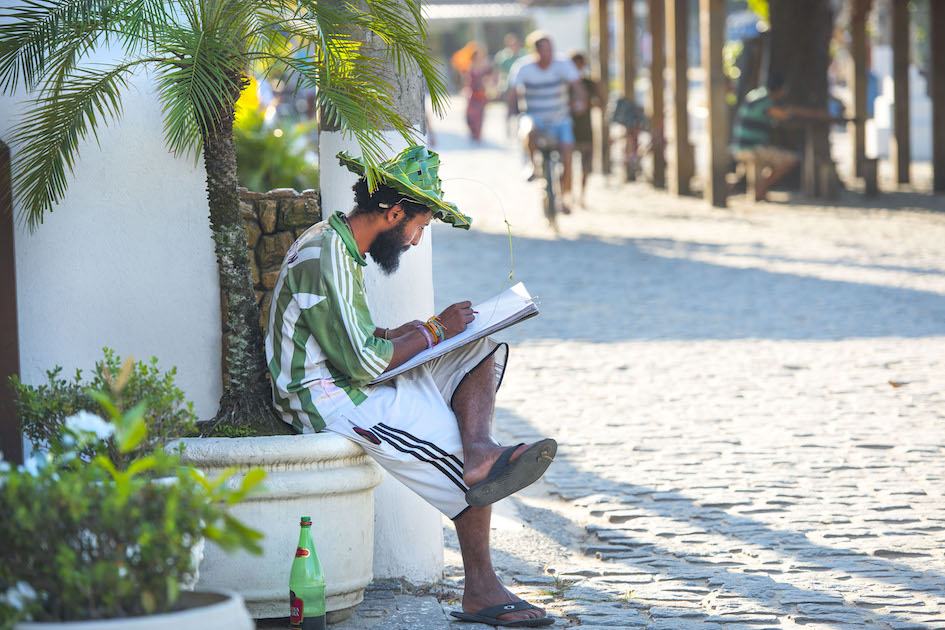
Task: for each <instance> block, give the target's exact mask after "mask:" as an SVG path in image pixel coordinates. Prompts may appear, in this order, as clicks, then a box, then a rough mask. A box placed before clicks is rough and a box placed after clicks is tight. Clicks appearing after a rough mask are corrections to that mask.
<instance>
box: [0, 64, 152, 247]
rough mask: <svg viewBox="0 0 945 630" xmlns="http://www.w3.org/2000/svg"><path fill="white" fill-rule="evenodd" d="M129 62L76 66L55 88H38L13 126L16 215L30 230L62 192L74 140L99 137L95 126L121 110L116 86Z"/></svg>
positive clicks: (122, 80) (72, 161)
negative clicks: (41, 90)
mask: <svg viewBox="0 0 945 630" xmlns="http://www.w3.org/2000/svg"><path fill="white" fill-rule="evenodd" d="M134 65H136V64H134V63H128V64H122V65H118V66H111V67H98V68H91V69H83V70H79V71H76V72H75V73H73V74H72V75H70V76H69V77H68V78H66V79H65V80H63V81H62V82H61V83H60V84H59V89H58V90H56V91H54V92H40V94H39V95H38V96H37V97H36V98H35V99H33V100H32V101H31V102H30V105H31V107H30V109H29V111H28V113H27V114H26V115H25V116H24V118H23V119H22V120H21V121H20V122H19V123H18V124H17V125H16V126H15V127H14V128H13V131H12V140H13V143H14V144H15V145H16V146H18V147H19V152H18V154H17V156H16V161H15V162H14V165H13V179H14V181H15V182H16V183H17V184H18V185H17V186H15V187H14V190H15V191H16V197H17V200H18V201H19V203H20V205H21V219H24V220H25V221H26V223H27V224H28V226H29V229H30V231H32V230H34V229H36V227H37V226H38V225H39V224H40V223H42V222H43V217H44V216H45V214H46V212H51V211H52V209H53V206H54V205H55V204H57V203H58V202H59V201H61V200H62V198H63V197H64V196H65V192H66V187H67V184H68V181H67V173H66V170H67V169H68V172H69V173H71V172H72V170H73V165H74V164H75V161H76V159H77V158H78V155H79V142H80V141H81V140H84V139H85V138H86V137H88V136H89V134H91V135H92V136H93V137H95V140H96V142H97V141H98V131H97V130H98V127H99V125H101V124H103V122H104V120H105V119H109V118H117V117H118V116H119V115H120V111H121V88H125V87H127V81H126V76H127V75H128V74H129V73H130V72H131V69H132V67H133V66H134Z"/></svg>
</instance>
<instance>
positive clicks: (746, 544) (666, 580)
mask: <svg viewBox="0 0 945 630" xmlns="http://www.w3.org/2000/svg"><path fill="white" fill-rule="evenodd" d="M497 412H498V413H501V414H502V415H503V418H504V419H503V422H502V423H503V425H507V426H511V425H518V426H519V427H521V428H524V427H530V428H531V429H533V430H535V429H536V427H535V426H534V425H533V424H532V423H531V422H529V421H528V420H527V419H525V418H522V417H521V416H518V415H517V414H515V413H513V412H511V411H509V410H508V409H501V408H500V409H499V410H497ZM567 450H568V445H567V444H562V445H561V449H560V450H559V452H558V457H557V458H556V460H555V463H554V465H553V466H552V468H551V469H549V471H548V473H547V474H546V475H545V480H546V481H547V482H548V483H549V484H550V485H552V486H555V487H556V488H557V490H551V493H552V494H557V495H559V496H561V498H562V499H564V500H566V501H575V500H579V499H580V498H582V497H594V498H592V499H591V507H588V510H589V511H590V510H592V509H594V507H593V506H594V504H595V503H600V504H603V505H602V506H599V507H598V508H597V509H598V511H601V512H602V515H604V516H607V515H609V514H610V515H612V517H614V518H612V520H614V521H616V523H615V524H612V525H603V526H593V527H591V528H589V529H591V530H593V531H594V532H596V533H597V534H598V535H601V534H603V536H601V539H602V542H603V543H604V544H605V545H606V546H607V547H609V548H610V549H611V551H613V552H617V554H618V556H617V558H618V559H616V561H614V562H610V563H609V564H610V566H611V567H612V569H611V570H610V572H609V574H608V575H610V576H611V577H608V575H604V576H600V577H598V578H594V579H592V580H591V583H590V585H593V584H594V583H595V580H596V583H598V584H599V585H600V587H601V588H605V589H611V590H612V589H613V588H614V587H615V586H616V587H618V588H619V587H620V586H621V575H634V574H639V575H644V574H649V575H650V576H652V578H651V581H649V583H646V582H644V583H641V582H639V581H634V583H632V584H629V585H626V584H625V585H623V586H629V587H630V588H631V589H632V590H633V591H634V592H635V593H637V595H635V596H634V597H632V598H630V599H629V600H628V601H629V603H630V605H632V606H640V605H643V606H645V607H646V609H647V610H648V611H649V612H650V614H651V616H652V617H653V618H654V623H656V622H657V621H663V622H667V621H670V622H671V621H672V619H673V618H680V617H686V616H690V617H691V616H692V613H690V614H689V615H686V614H683V613H685V610H681V609H680V608H679V607H676V608H674V607H673V605H672V600H673V595H672V593H666V592H668V591H679V590H682V591H685V590H686V585H688V586H689V587H690V588H693V589H696V590H702V591H704V590H708V591H709V593H708V594H706V595H705V596H704V597H703V598H702V599H703V601H705V598H706V597H710V596H711V597H712V598H713V599H714V600H715V603H714V605H715V606H716V608H717V611H715V614H714V615H713V614H711V613H710V612H706V613H705V614H706V617H705V618H703V619H699V620H692V621H698V622H705V623H711V622H714V621H724V622H725V623H732V622H734V621H735V619H736V618H737V617H744V618H745V620H744V621H745V622H746V623H750V624H758V623H761V621H760V620H759V619H758V617H764V616H770V617H772V620H771V623H773V624H777V623H778V622H777V621H776V619H779V618H780V619H783V618H784V617H785V615H786V614H790V615H792V616H793V617H794V621H795V622H797V623H802V624H804V623H815V624H818V626H817V627H823V626H834V625H835V626H837V627H843V628H849V627H853V626H851V624H853V625H854V626H855V627H863V625H864V624H873V623H877V624H880V626H877V627H885V624H891V625H892V626H893V627H896V628H900V627H901V628H919V627H923V626H921V624H917V623H916V622H915V620H914V619H909V618H907V617H905V616H902V615H903V614H904V613H902V612H900V611H897V610H895V608H896V605H897V604H898V605H899V606H908V605H910V602H909V600H912V599H913V598H914V594H915V593H917V592H926V593H929V592H932V593H934V594H935V595H936V596H941V595H945V591H943V588H942V584H945V575H943V574H941V573H938V572H935V571H923V572H920V571H916V570H915V569H913V568H912V567H909V566H907V565H904V564H901V563H898V562H895V561H894V560H892V559H890V558H886V557H878V556H870V555H867V554H866V553H865V552H863V551H860V550H856V549H848V548H843V547H837V548H834V547H829V546H826V545H822V544H818V543H816V542H812V541H811V540H809V539H808V538H807V537H806V536H805V535H804V534H803V533H802V532H799V531H786V530H783V529H778V528H777V527H775V526H773V525H771V524H769V523H765V522H762V521H758V520H755V519H753V518H749V517H746V516H742V515H739V514H734V513H731V512H729V511H726V510H725V509H724V508H719V507H718V506H716V505H715V504H712V505H702V504H701V503H700V502H699V501H698V500H696V499H694V498H692V497H689V496H687V495H686V494H684V493H683V492H681V491H670V492H667V491H659V490H656V489H653V488H649V487H646V486H640V485H636V484H632V483H627V482H621V481H615V480H612V479H608V478H607V477H605V476H602V475H600V474H597V473H594V472H590V471H587V470H585V469H582V468H580V467H579V466H577V465H575V463H573V462H572V461H569V459H568V455H567ZM608 505H609V507H608ZM645 517H660V518H664V519H668V520H671V521H675V522H676V523H677V524H679V523H681V524H685V525H686V526H688V528H680V529H679V531H678V534H675V536H677V537H678V538H677V539H678V540H680V542H681V543H682V544H685V539H686V537H690V538H692V537H693V536H696V537H698V536H700V535H708V536H715V537H721V538H722V539H723V540H727V541H730V542H731V543H732V544H731V546H727V547H726V551H725V552H722V553H720V554H719V555H712V556H709V555H706V554H705V553H699V551H698V547H699V546H700V545H693V547H692V549H691V550H688V551H687V550H685V549H682V550H681V549H679V548H677V549H670V548H668V547H664V546H662V545H660V544H655V543H653V542H649V541H648V540H645V539H644V540H640V534H638V533H635V530H634V528H635V527H636V529H637V531H641V530H640V527H641V526H640V525H636V526H635V525H634V524H633V523H634V521H635V519H636V518H645ZM650 525H651V526H652V524H650ZM643 527H644V528H645V527H646V526H645V525H644V526H643ZM608 534H615V535H616V536H617V537H615V538H611V536H610V535H608ZM647 535H648V536H649V537H650V538H652V537H653V535H654V533H653V532H652V531H649V532H648V534H647ZM655 535H657V536H659V535H660V534H659V533H656V534H655ZM621 551H624V552H625V553H624V555H626V556H627V557H622V558H621V557H619V554H620V553H621ZM743 552H744V553H745V554H747V555H748V556H755V557H757V555H758V553H759V552H762V553H763V552H768V553H771V554H773V555H774V556H776V557H777V558H779V559H780V560H781V561H783V562H784V564H781V565H774V566H771V562H770V561H767V562H766V561H764V559H759V560H758V562H757V564H758V565H759V566H758V567H749V566H745V564H744V563H743V562H742V561H740V560H739V559H738V558H737V557H736V554H740V553H743ZM589 553H590V552H589ZM728 554H731V555H728ZM904 555H909V554H908V553H904ZM930 557H931V556H930ZM735 565H741V566H742V567H743V568H745V569H746V571H745V572H742V571H736V570H733V569H732V568H731V567H733V566H735ZM623 569H626V570H623ZM801 572H807V573H810V574H815V575H816V576H818V577H815V578H812V579H811V580H810V581H812V582H817V583H819V584H818V586H817V587H816V588H803V587H800V586H796V585H794V584H791V583H788V582H780V581H778V580H777V579H776V578H775V577H774V576H776V575H778V574H782V573H801ZM657 574H659V575H657ZM853 577H857V578H863V579H868V580H871V581H873V582H875V583H877V584H885V585H889V586H891V587H892V588H890V589H883V588H882V587H878V588H876V589H874V590H875V591H876V592H890V593H893V597H892V598H891V599H889V600H885V603H880V601H883V600H882V596H880V597H879V600H876V601H871V600H870V598H871V594H870V592H858V593H857V595H856V596H857V597H858V598H859V599H862V600H863V601H862V602H861V603H862V605H861V606H856V605H853V604H852V603H850V602H847V601H844V599H843V598H842V597H841V596H840V595H838V594H837V593H838V591H837V590H836V587H837V586H839V583H840V582H842V581H846V580H849V579H851V578H853ZM830 582H834V583H835V586H831V585H830ZM582 585H584V586H587V584H582ZM897 597H901V599H900V600H899V601H898V602H896V601H895V598H897ZM686 599H687V601H688V602H689V606H688V610H690V611H691V610H692V604H693V597H692V596H691V595H690V596H689V597H687V598H686ZM746 600H747V601H746ZM751 602H755V603H751ZM913 604H914V603H913ZM795 605H796V606H798V608H797V609H796V612H795V610H794V606H795ZM919 605H920V606H921V604H919ZM887 606H888V607H889V609H890V612H888V613H879V612H877V611H876V609H878V608H881V607H887ZM719 615H724V617H720V616H719ZM592 618H593V617H589V619H592ZM585 623H587V621H585ZM591 623H593V622H591ZM671 625H672V624H671V623H670V626H671ZM654 627H655V626H654ZM687 627H688V626H687Z"/></svg>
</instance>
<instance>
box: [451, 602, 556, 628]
mask: <svg viewBox="0 0 945 630" xmlns="http://www.w3.org/2000/svg"><path fill="white" fill-rule="evenodd" d="M532 608H537V606H533V605H532V604H529V603H528V602H523V601H518V602H515V603H514V604H499V605H497V606H488V607H486V608H483V609H482V610H480V611H479V612H477V613H464V612H456V611H453V612H451V613H450V614H451V615H453V616H454V617H456V618H457V619H459V620H461V621H471V622H474V623H484V624H486V625H489V626H502V627H506V628H540V627H541V626H550V625H551V624H553V623H554V622H555V620H554V617H538V618H537V619H515V620H514V621H503V620H502V619H499V615H504V614H505V613H510V612H515V611H517V610H530V609H532Z"/></svg>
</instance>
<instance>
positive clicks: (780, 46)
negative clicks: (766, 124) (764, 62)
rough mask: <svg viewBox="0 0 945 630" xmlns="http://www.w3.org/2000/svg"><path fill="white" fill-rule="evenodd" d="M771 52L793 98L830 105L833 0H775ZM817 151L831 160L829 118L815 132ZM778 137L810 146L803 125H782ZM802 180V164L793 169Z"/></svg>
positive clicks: (820, 158) (772, 67) (792, 145)
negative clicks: (805, 141)
mask: <svg viewBox="0 0 945 630" xmlns="http://www.w3.org/2000/svg"><path fill="white" fill-rule="evenodd" d="M768 5H769V10H770V14H769V15H770V18H771V31H770V33H769V38H770V39H769V41H770V46H771V57H770V64H769V68H768V73H769V76H770V74H771V73H779V74H781V75H783V76H784V77H785V78H787V80H788V82H789V83H790V92H789V93H788V95H787V98H786V99H785V102H786V103H787V104H791V105H800V106H803V107H811V108H815V109H821V110H826V109H827V103H828V96H829V94H828V83H827V67H828V66H829V65H830V37H831V34H832V32H833V24H834V17H835V16H834V12H833V10H832V9H831V7H830V0H769V3H768ZM813 137H814V154H815V155H816V156H817V162H818V163H820V164H831V165H832V162H831V160H830V144H829V126H828V125H827V124H826V123H824V124H822V125H821V126H820V127H819V128H818V132H817V133H815V134H813ZM772 140H773V141H774V142H775V143H776V144H779V145H781V146H784V147H787V148H789V149H790V150H792V151H795V152H797V153H798V154H799V155H800V154H801V153H802V151H803V149H804V145H803V142H804V130H803V127H802V126H799V125H791V124H790V123H789V124H787V125H782V127H781V130H779V131H778V132H777V133H775V134H773V135H772ZM792 175H793V176H794V180H795V182H797V181H798V179H797V178H798V177H799V169H795V171H794V172H793V173H792Z"/></svg>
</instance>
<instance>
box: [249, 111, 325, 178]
mask: <svg viewBox="0 0 945 630" xmlns="http://www.w3.org/2000/svg"><path fill="white" fill-rule="evenodd" d="M317 124H318V123H317V121H315V120H311V121H306V122H297V123H284V124H281V125H280V126H278V127H275V128H270V127H269V126H267V125H266V120H265V116H264V115H263V113H262V112H261V111H258V110H253V111H249V112H247V113H246V114H245V115H243V116H241V117H240V118H239V120H238V122H237V124H236V126H235V127H234V128H233V131H234V132H235V133H234V135H235V136H236V167H237V171H236V172H237V176H238V177H239V180H240V184H241V185H243V186H245V187H246V188H248V189H250V190H253V191H257V192H265V191H267V190H272V189H273V188H294V189H296V190H299V191H301V190H305V189H307V188H318V167H317V166H316V165H315V164H313V163H312V162H310V161H309V160H308V159H306V156H305V154H306V151H307V150H310V149H311V148H312V147H311V146H310V145H311V144H312V142H311V141H310V140H309V134H310V133H311V132H312V130H313V129H314V128H315V126H316V125H317Z"/></svg>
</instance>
